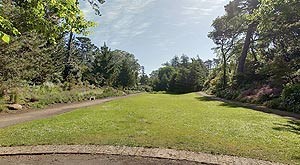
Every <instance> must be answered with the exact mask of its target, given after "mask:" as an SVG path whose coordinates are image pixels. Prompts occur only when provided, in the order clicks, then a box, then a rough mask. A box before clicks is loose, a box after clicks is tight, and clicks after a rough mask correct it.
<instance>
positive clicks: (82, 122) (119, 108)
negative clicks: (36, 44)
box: [0, 93, 300, 164]
mask: <svg viewBox="0 0 300 165" xmlns="http://www.w3.org/2000/svg"><path fill="white" fill-rule="evenodd" d="M299 132H300V130H299V121H292V120H289V119H287V118H283V117H279V116H276V115H271V114H265V113H262V112H257V111H254V110H250V109H246V108H242V107H237V106H234V105H230V104H226V103H223V102H219V101H209V100H208V99H206V98H204V97H200V96H198V95H197V94H195V93H192V94H186V95H169V94H142V95H138V96H133V97H130V98H125V99H120V100H115V101H112V102H109V103H105V104H101V105H98V106H92V107H88V108H81V109H78V110H76V111H73V112H70V113H66V114H63V115H59V116H56V117H52V118H49V119H43V120H38V121H32V122H28V123H25V124H19V125H16V126H12V127H8V128H4V129H0V145H1V146H19V145H46V144H99V145H126V146H143V147H160V148H172V149H180V150H190V151H196V152H197V151H200V152H207V153H214V154H227V155H236V156H243V157H250V158H258V159H263V160H270V161H276V162H284V163H292V164H298V163H300V133H299Z"/></svg>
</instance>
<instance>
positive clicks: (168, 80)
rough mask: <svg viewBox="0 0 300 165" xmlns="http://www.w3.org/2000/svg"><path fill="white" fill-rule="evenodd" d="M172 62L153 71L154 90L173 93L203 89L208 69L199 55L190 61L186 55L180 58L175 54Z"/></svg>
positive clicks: (151, 78)
mask: <svg viewBox="0 0 300 165" xmlns="http://www.w3.org/2000/svg"><path fill="white" fill-rule="evenodd" d="M180 59H181V61H180ZM170 63H171V64H170V65H169V64H168V63H166V64H165V66H164V67H162V68H159V70H157V71H154V72H152V74H151V77H150V80H152V86H153V90H155V91H168V92H172V93H188V92H193V91H200V90H202V88H203V86H204V82H205V79H206V76H207V75H208V69H207V68H206V66H205V65H204V63H203V61H202V60H201V59H200V58H199V57H197V58H192V59H191V61H190V58H189V57H187V56H185V55H183V56H181V57H180V58H179V57H177V56H175V57H174V58H173V59H171V61H170Z"/></svg>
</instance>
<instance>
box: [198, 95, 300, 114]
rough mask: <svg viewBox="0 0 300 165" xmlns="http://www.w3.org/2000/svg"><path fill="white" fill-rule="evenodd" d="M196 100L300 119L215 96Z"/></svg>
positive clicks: (284, 112)
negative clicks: (218, 102)
mask: <svg viewBox="0 0 300 165" xmlns="http://www.w3.org/2000/svg"><path fill="white" fill-rule="evenodd" d="M196 99H197V100H199V101H206V102H209V101H220V102H221V104H219V106H223V107H229V108H247V109H251V110H255V111H259V112H264V113H268V114H275V115H279V116H282V117H290V118H292V119H300V114H296V113H292V112H287V111H281V110H277V109H270V108H267V107H264V106H259V105H255V104H249V103H242V102H238V101H232V100H226V99H222V98H218V97H215V96H200V97H196Z"/></svg>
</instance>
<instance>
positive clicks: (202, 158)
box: [0, 145, 279, 165]
mask: <svg viewBox="0 0 300 165" xmlns="http://www.w3.org/2000/svg"><path fill="white" fill-rule="evenodd" d="M52 154H56V155H73V158H71V159H70V160H68V159H64V160H62V161H63V162H64V161H65V162H68V161H70V162H72V161H79V162H78V163H82V164H83V163H84V161H85V160H86V159H89V157H93V156H94V158H95V159H96V160H97V159H98V158H99V159H98V161H101V160H103V158H101V156H100V155H102V157H103V155H111V156H112V155H115V156H119V157H117V159H116V161H115V163H121V164H122V162H123V161H125V162H127V161H128V164H131V163H129V162H130V161H131V160H132V161H133V163H132V164H134V163H135V162H136V161H135V160H138V159H141V158H144V159H141V160H140V164H148V163H147V162H148V161H150V162H149V164H151V160H152V159H149V158H156V159H153V161H154V164H155V161H157V159H168V160H169V161H166V162H163V160H161V161H162V162H161V163H160V162H158V163H157V164H168V163H172V160H176V161H175V162H173V163H175V164H176V163H177V164H178V163H179V164H185V162H184V161H188V162H190V163H194V164H195V162H196V163H200V164H236V165H242V164H249V165H250V164H251V165H252V164H255V165H258V164H259V165H273V164H278V165H279V163H272V162H268V161H262V160H256V159H250V158H241V157H236V156H226V155H212V154H206V153H195V152H189V151H178V150H172V149H159V148H142V147H125V146H95V145H61V146H51V145H48V146H47V145H46V146H21V147H0V164H2V162H3V163H5V162H7V161H12V162H15V161H20V160H23V159H25V160H29V161H30V160H31V159H33V158H34V159H33V161H34V160H40V161H45V162H47V161H51V160H55V159H56V158H55V157H56V156H52V157H51V156H50V157H49V155H52ZM83 154H85V155H86V157H85V158H86V159H83V160H82V162H81V161H80V159H79V160H77V159H78V157H80V156H83ZM18 156H21V157H18ZM97 156H100V157H98V158H97ZM58 157H60V156H58ZM83 157H84V156H83ZM108 157H110V156H108ZM130 157H131V158H130ZM128 158H130V159H128ZM57 159H58V160H60V159H59V158H57ZM25 160H23V161H25ZM1 161H2V162H1ZM103 161H108V163H109V161H110V160H109V159H108V160H106V159H105V160H103ZM182 161H183V162H182ZM31 163H34V162H31ZM75 163H76V162H75ZM112 163H113V162H112ZM137 163H138V162H137ZM29 164H30V162H29ZM43 164H44V163H43ZM57 164H59V163H57ZM76 164H77V163H76ZM98 164H100V163H98ZM103 164H105V163H103Z"/></svg>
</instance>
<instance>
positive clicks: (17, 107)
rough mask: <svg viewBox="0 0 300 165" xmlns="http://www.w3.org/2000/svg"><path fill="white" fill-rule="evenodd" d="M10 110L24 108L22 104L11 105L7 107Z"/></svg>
mask: <svg viewBox="0 0 300 165" xmlns="http://www.w3.org/2000/svg"><path fill="white" fill-rule="evenodd" d="M7 108H8V109H9V110H21V109H22V108H23V107H22V105H20V104H9V105H7Z"/></svg>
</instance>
